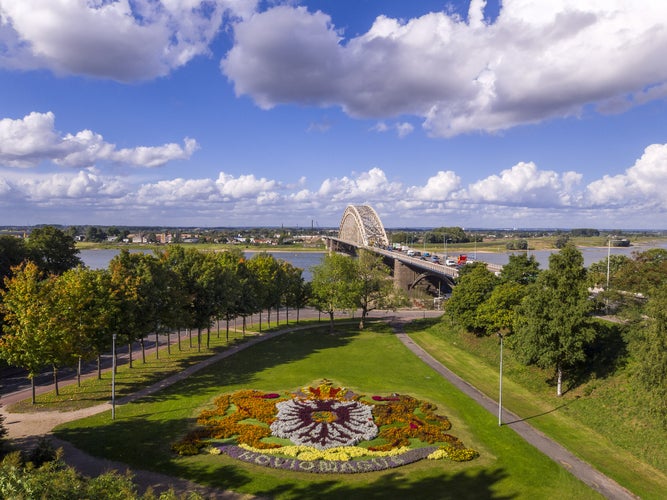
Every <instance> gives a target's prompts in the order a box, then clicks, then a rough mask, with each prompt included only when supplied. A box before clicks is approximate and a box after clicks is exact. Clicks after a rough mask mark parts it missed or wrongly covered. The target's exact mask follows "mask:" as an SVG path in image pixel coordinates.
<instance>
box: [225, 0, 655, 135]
mask: <svg viewBox="0 0 667 500" xmlns="http://www.w3.org/2000/svg"><path fill="white" fill-rule="evenodd" d="M485 4H486V2H485V1H483V0H474V1H472V2H471V4H470V9H469V13H468V19H467V20H466V19H462V18H460V17H459V16H457V15H455V14H451V13H448V12H432V13H429V14H426V15H423V16H421V17H418V18H413V19H408V20H399V19H392V18H389V17H386V16H382V15H381V16H378V17H377V19H376V20H375V22H374V23H373V25H372V26H371V27H370V28H369V29H368V31H367V32H366V33H363V34H361V35H358V36H355V37H352V38H345V37H344V32H343V31H341V30H339V29H338V28H337V27H336V26H334V24H333V21H332V19H331V17H330V16H328V15H327V14H325V13H323V12H321V11H317V12H309V11H308V10H306V8H305V7H289V6H284V5H283V6H279V7H275V8H271V9H268V10H266V11H264V12H261V13H257V14H255V15H253V16H250V17H248V18H246V19H244V20H242V21H240V22H238V23H237V24H236V25H235V31H234V34H235V43H234V46H233V47H232V49H231V50H230V51H229V52H228V53H227V55H226V56H225V58H224V59H223V61H222V63H221V67H222V70H223V72H224V73H225V74H226V75H227V77H228V78H229V79H230V80H231V81H232V82H233V84H234V87H235V90H236V93H237V94H238V95H249V96H251V97H252V98H253V99H254V100H255V102H256V103H257V104H258V105H259V106H260V107H262V108H271V107H272V106H276V105H279V104H284V103H298V104H306V105H317V106H331V105H337V106H340V107H341V108H342V109H343V110H345V111H346V112H347V113H348V114H349V115H351V116H355V117H364V118H388V117H398V116H405V115H412V116H417V117H421V118H422V123H423V126H424V127H425V128H426V129H427V130H428V131H429V132H430V133H431V134H432V135H435V136H441V137H451V136H454V135H457V134H462V133H468V132H473V131H480V130H481V131H486V132H494V131H500V130H504V129H508V128H510V127H513V126H516V125H519V124H526V123H535V122H539V121H542V120H546V119H549V118H554V117H567V116H576V115H579V114H581V113H582V112H583V109H584V107H585V106H587V105H589V104H593V105H597V106H598V109H600V110H601V111H607V110H610V109H611V108H615V109H621V108H628V107H631V106H633V105H637V104H641V103H643V102H646V101H647V100H652V99H659V98H664V97H665V95H667V85H666V84H667V65H665V64H663V59H664V54H665V53H667V30H666V29H665V26H667V4H666V3H665V2H664V1H663V0H644V1H642V2H628V1H626V0H591V1H586V2H581V1H579V0H551V1H549V2H534V1H532V0H504V1H503V2H502V5H501V10H500V13H499V15H498V17H497V19H496V20H495V21H494V22H493V23H491V22H487V21H486V20H485V19H484V17H483V10H484V7H485ZM378 130H379V128H378Z"/></svg>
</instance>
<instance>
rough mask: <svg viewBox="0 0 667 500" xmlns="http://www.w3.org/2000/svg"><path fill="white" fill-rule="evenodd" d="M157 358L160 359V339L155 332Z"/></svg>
mask: <svg viewBox="0 0 667 500" xmlns="http://www.w3.org/2000/svg"><path fill="white" fill-rule="evenodd" d="M155 359H160V340H159V338H158V333H157V332H155Z"/></svg>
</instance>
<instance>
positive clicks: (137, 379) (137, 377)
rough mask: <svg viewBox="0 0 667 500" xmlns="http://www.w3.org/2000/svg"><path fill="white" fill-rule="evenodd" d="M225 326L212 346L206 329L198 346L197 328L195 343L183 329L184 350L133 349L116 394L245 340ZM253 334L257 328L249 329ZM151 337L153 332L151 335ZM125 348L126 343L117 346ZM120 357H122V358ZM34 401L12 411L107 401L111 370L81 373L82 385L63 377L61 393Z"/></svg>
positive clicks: (214, 335)
mask: <svg viewBox="0 0 667 500" xmlns="http://www.w3.org/2000/svg"><path fill="white" fill-rule="evenodd" d="M222 328H223V329H222V330H221V331H220V332H219V333H218V331H217V330H212V331H211V332H210V344H209V348H208V349H207V348H206V336H207V334H206V332H205V331H204V332H203V333H202V336H201V343H202V344H201V346H200V348H198V347H197V332H194V333H193V337H192V346H190V339H189V338H188V337H187V335H186V334H185V333H184V334H183V337H182V342H181V350H179V349H178V345H176V344H172V345H171V347H170V350H171V353H168V351H167V346H166V345H162V344H161V345H160V350H159V353H158V354H157V355H156V353H155V351H149V352H147V354H146V362H145V363H143V362H142V355H141V350H140V349H136V350H134V353H133V356H132V358H133V367H132V368H130V367H129V364H128V363H127V361H122V360H121V361H122V362H121V364H119V365H118V368H117V373H116V380H115V382H116V398H118V399H120V398H123V397H124V396H129V395H131V394H133V393H135V392H137V391H138V390H140V389H142V388H144V387H147V386H150V385H152V384H155V383H157V382H159V381H160V380H162V379H164V378H167V377H168V376H170V375H173V374H175V373H178V372H180V371H182V370H184V369H185V368H187V367H188V366H191V365H194V364H196V363H198V362H200V361H203V360H204V359H206V358H208V357H210V356H212V355H214V354H216V353H218V352H221V351H223V350H225V349H228V348H229V347H231V346H233V345H235V344H236V343H238V342H243V341H244V340H245V338H244V336H243V333H242V332H240V331H234V330H231V329H230V332H229V338H227V335H226V332H225V330H224V326H223V327H222ZM246 333H247V334H248V336H247V337H246V338H250V335H252V334H254V332H250V331H249V330H248V331H247V332H246ZM151 337H152V336H151ZM171 338H172V341H175V339H176V334H172V336H171ZM118 349H119V350H120V349H123V350H124V352H126V346H124V345H122V346H118ZM107 357H109V358H110V356H107ZM119 360H120V358H119ZM35 399H36V402H35V404H32V403H31V400H30V399H24V400H23V401H19V402H17V403H14V404H13V405H10V406H9V408H8V409H9V411H11V412H13V413H30V412H36V411H54V410H57V411H74V410H79V409H82V408H88V407H90V406H95V405H98V404H101V403H106V402H108V401H109V400H110V399H111V371H110V370H107V371H104V372H102V378H100V379H98V378H97V372H95V373H94V374H91V373H88V374H85V376H83V377H82V380H81V386H78V385H77V384H76V383H71V380H68V381H62V382H61V387H60V390H59V394H58V395H56V393H55V391H50V392H46V393H42V394H38V395H37V397H36V398H35Z"/></svg>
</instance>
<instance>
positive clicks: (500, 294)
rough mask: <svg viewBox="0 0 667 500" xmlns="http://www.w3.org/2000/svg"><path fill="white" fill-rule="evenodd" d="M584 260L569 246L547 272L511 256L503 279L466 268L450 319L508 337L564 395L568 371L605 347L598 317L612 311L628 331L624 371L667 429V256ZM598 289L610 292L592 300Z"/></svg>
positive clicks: (476, 330)
mask: <svg viewBox="0 0 667 500" xmlns="http://www.w3.org/2000/svg"><path fill="white" fill-rule="evenodd" d="M583 262H584V261H583V256H582V254H581V252H580V251H579V250H577V249H576V248H575V247H574V245H572V244H571V243H568V244H566V245H565V246H564V247H563V248H562V249H561V250H560V251H559V252H558V253H554V254H552V255H551V257H550V259H549V268H548V269H546V270H540V269H539V265H538V263H537V261H536V260H535V258H534V257H533V256H531V257H528V256H527V255H526V254H519V255H512V256H510V259H509V263H508V264H507V265H505V266H504V267H503V269H502V271H501V272H500V273H499V275H498V276H496V275H495V274H493V273H491V272H490V271H488V270H487V268H486V266H484V265H483V264H472V265H468V266H465V268H463V269H462V271H461V275H460V278H459V281H458V284H457V286H456V287H455V288H454V290H453V292H452V296H451V299H450V300H449V301H448V303H447V307H446V310H447V314H448V315H449V316H450V318H451V319H453V320H454V321H455V322H457V323H458V324H459V325H461V326H462V327H464V328H466V329H467V330H469V331H470V332H473V333H475V334H477V335H502V336H503V337H504V338H506V340H507V344H508V345H509V346H510V347H511V348H512V349H513V352H514V355H515V356H516V357H517V358H518V359H519V360H520V361H522V362H524V363H525V364H535V365H537V366H539V367H541V368H544V369H548V370H551V369H553V370H554V372H555V375H556V392H557V395H558V396H560V395H562V393H563V390H562V386H563V377H564V374H565V373H566V371H568V370H573V369H576V368H578V367H581V366H583V365H584V364H585V363H586V362H587V361H590V359H589V357H590V356H591V352H594V349H593V348H592V346H594V343H595V342H596V341H599V342H602V339H601V338H600V323H599V322H598V321H596V320H595V319H594V317H593V313H594V312H595V310H596V309H598V311H599V312H609V308H610V307H611V308H613V312H615V314H616V315H617V318H620V319H621V321H622V322H623V324H624V325H626V327H627V332H628V333H627V335H625V337H624V338H623V339H620V340H619V341H621V342H624V343H626V349H623V350H621V352H622V355H623V356H625V359H623V360H622V363H621V365H623V366H626V367H627V369H628V370H629V373H630V377H631V380H634V381H635V382H636V385H637V387H638V388H639V389H641V390H642V391H643V392H644V394H645V395H646V396H647V400H648V401H649V402H650V405H649V406H650V408H651V409H652V411H653V412H654V413H655V414H656V415H657V416H658V417H659V419H661V421H662V422H663V423H664V424H667V407H666V406H665V404H664V402H665V401H667V312H666V311H667V251H665V250H662V249H652V250H648V251H646V252H641V253H635V254H634V255H633V257H632V258H630V257H626V256H611V258H610V259H609V262H607V259H604V260H602V261H600V262H598V263H595V264H593V265H591V266H590V267H589V268H588V269H586V268H585V267H584V264H583ZM596 287H598V288H599V287H604V290H605V291H604V292H603V293H601V294H599V295H598V296H597V298H593V297H592V295H591V290H593V289H595V288H596Z"/></svg>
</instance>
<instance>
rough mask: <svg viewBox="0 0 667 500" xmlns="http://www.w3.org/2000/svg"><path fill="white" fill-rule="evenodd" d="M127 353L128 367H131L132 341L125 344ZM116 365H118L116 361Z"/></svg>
mask: <svg viewBox="0 0 667 500" xmlns="http://www.w3.org/2000/svg"><path fill="white" fill-rule="evenodd" d="M115 355H116V353H114V356H115ZM127 355H128V357H129V359H130V368H132V342H130V343H129V344H127ZM116 366H118V363H116Z"/></svg>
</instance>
